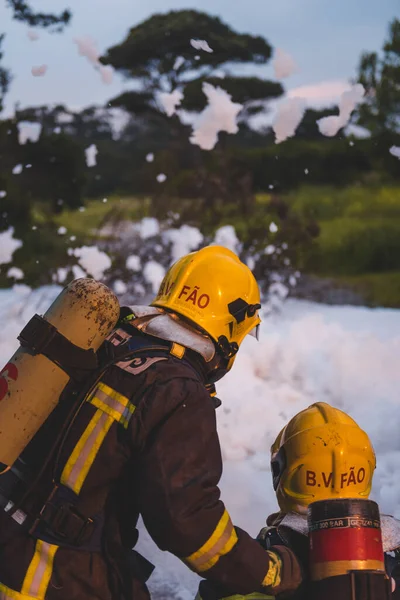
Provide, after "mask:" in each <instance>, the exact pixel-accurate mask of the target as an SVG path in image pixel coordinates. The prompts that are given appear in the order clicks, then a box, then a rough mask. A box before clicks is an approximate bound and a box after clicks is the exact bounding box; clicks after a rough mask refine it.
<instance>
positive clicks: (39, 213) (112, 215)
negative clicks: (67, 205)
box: [33, 196, 150, 240]
mask: <svg viewBox="0 0 400 600" xmlns="http://www.w3.org/2000/svg"><path fill="white" fill-rule="evenodd" d="M149 214H150V199H149V198H136V197H122V198H121V197H116V196H110V197H109V198H108V199H107V202H102V201H101V200H89V201H87V202H86V203H85V210H84V211H82V212H79V211H76V210H64V211H63V212H62V213H61V214H59V215H53V216H52V220H53V222H54V223H55V224H56V225H57V226H61V225H63V226H64V227H66V228H67V230H68V234H69V235H76V236H77V237H78V238H80V239H89V240H90V239H93V238H95V237H96V235H97V232H98V230H99V229H100V228H101V227H102V226H103V225H105V224H106V223H113V222H114V223H115V222H118V221H127V220H133V221H136V220H138V219H141V218H142V217H145V216H149ZM46 217H47V215H46V212H45V209H44V208H43V207H42V206H40V205H38V206H35V209H34V214H33V218H34V221H35V223H36V224H37V225H40V224H42V223H43V222H45V220H46Z"/></svg>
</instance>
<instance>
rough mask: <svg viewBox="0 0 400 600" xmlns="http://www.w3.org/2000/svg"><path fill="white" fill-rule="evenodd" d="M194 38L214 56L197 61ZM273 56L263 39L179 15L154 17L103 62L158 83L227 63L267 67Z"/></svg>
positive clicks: (196, 15)
mask: <svg viewBox="0 0 400 600" xmlns="http://www.w3.org/2000/svg"><path fill="white" fill-rule="evenodd" d="M192 38H194V39H197V38H200V39H206V40H207V41H208V43H209V45H210V47H211V48H212V49H213V52H212V53H205V52H201V53H199V56H200V58H199V59H198V60H196V58H195V56H196V55H197V54H198V53H197V52H196V51H195V50H194V49H193V48H192V47H191V45H190V40H191V39H192ZM271 53H272V50H271V46H270V45H269V44H268V43H267V42H266V41H265V40H264V39H263V38H262V37H255V36H251V35H244V34H238V33H235V32H234V31H233V30H232V29H231V28H230V27H229V26H228V25H226V24H225V23H223V22H222V21H221V20H220V19H219V18H218V17H212V16H210V15H207V14H206V13H203V12H199V11H196V10H180V11H170V12H169V13H166V14H156V15H152V16H151V17H150V18H149V19H147V20H146V21H143V22H142V23H140V24H139V25H137V26H136V27H133V28H132V29H131V30H130V32H129V34H128V36H127V38H126V39H125V40H124V42H122V44H119V45H117V46H113V47H112V48H109V50H108V51H107V54H106V55H105V56H104V57H103V59H102V62H103V63H104V64H111V65H112V66H113V67H114V68H116V69H118V70H121V71H124V72H125V73H127V74H129V75H130V76H131V77H139V78H142V77H144V78H147V79H150V80H152V81H153V82H155V81H156V79H157V77H158V76H159V75H161V76H163V75H166V76H169V77H170V79H171V80H175V78H176V77H179V76H180V75H181V74H182V73H185V72H187V71H198V70H200V69H202V67H204V66H206V67H213V68H216V67H218V66H220V65H223V64H225V63H227V62H230V63H243V62H252V63H257V64H263V63H265V62H266V61H267V60H269V58H270V57H271ZM178 56H182V58H183V59H184V63H183V64H182V65H181V67H180V68H179V69H177V72H176V71H175V70H174V68H173V67H174V63H175V60H176V58H177V57H178ZM175 73H176V75H175Z"/></svg>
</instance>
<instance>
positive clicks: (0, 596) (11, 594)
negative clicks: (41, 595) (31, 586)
mask: <svg viewBox="0 0 400 600" xmlns="http://www.w3.org/2000/svg"><path fill="white" fill-rule="evenodd" d="M0 600H32V596H26V595H25V594H21V593H20V592H16V591H15V590H12V589H11V588H9V587H7V586H6V585H3V584H2V583H0Z"/></svg>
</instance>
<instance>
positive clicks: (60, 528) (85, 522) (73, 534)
mask: <svg viewBox="0 0 400 600" xmlns="http://www.w3.org/2000/svg"><path fill="white" fill-rule="evenodd" d="M40 521H42V522H43V523H44V525H45V526H46V527H47V528H48V529H49V531H50V533H51V534H52V535H55V536H57V537H59V538H61V539H62V540H63V541H64V542H66V543H68V544H71V545H72V546H81V545H82V544H84V543H85V542H86V541H88V539H89V538H90V537H91V535H92V533H93V528H94V520H93V519H91V518H90V517H85V516H84V515H83V514H82V513H80V512H79V510H78V509H77V508H76V506H74V505H73V504H70V503H68V502H65V503H62V504H59V505H58V506H55V505H54V504H51V503H47V504H45V505H44V507H43V508H42V510H41V512H40Z"/></svg>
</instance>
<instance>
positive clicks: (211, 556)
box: [185, 510, 238, 573]
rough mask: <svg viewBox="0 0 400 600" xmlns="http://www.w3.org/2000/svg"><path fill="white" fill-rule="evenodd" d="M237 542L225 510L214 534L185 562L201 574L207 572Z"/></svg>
mask: <svg viewBox="0 0 400 600" xmlns="http://www.w3.org/2000/svg"><path fill="white" fill-rule="evenodd" d="M237 541H238V537H237V535H236V531H235V529H234V527H233V525H232V521H231V519H230V516H229V514H228V512H227V511H226V510H225V511H224V514H223V515H222V517H221V519H220V520H219V523H218V525H217V526H216V528H215V530H214V532H213V534H212V535H211V536H210V537H209V538H208V540H207V541H206V543H205V544H203V546H202V547H201V548H200V549H199V550H197V551H196V552H194V553H193V554H191V555H190V556H188V557H187V558H185V562H188V563H189V565H190V566H191V567H192V569H194V570H195V571H197V572H199V573H201V572H203V571H207V570H208V569H211V567H213V566H214V565H215V564H216V563H217V562H218V561H219V559H220V558H221V556H223V555H224V554H227V553H228V552H230V551H231V550H232V548H233V546H234V545H235V544H236V542H237Z"/></svg>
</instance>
